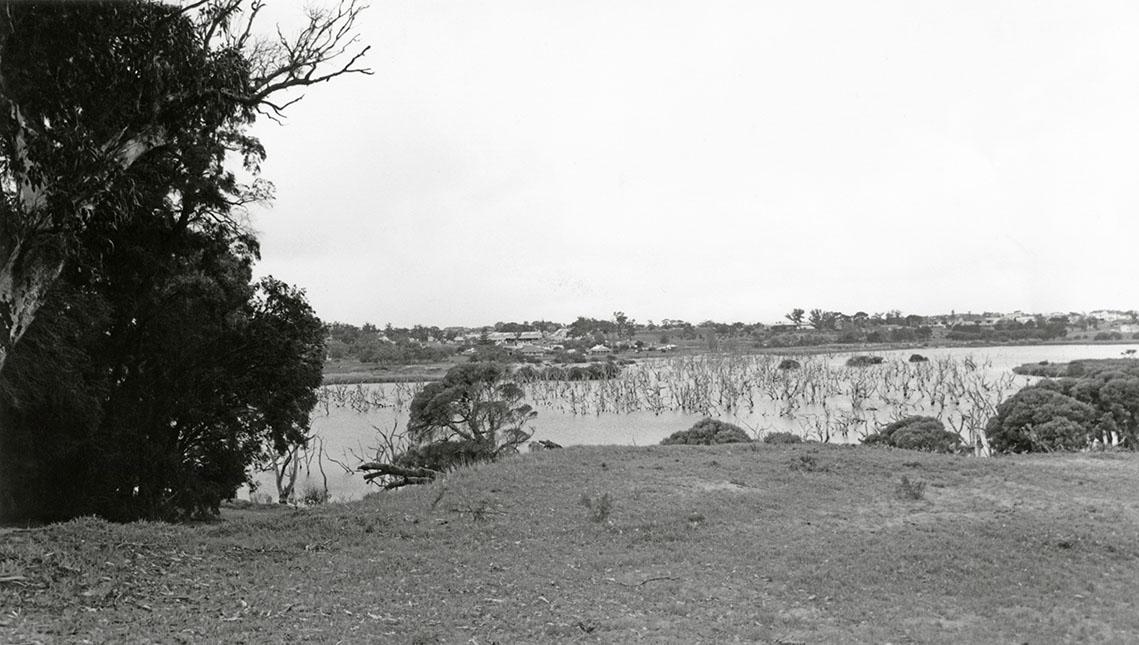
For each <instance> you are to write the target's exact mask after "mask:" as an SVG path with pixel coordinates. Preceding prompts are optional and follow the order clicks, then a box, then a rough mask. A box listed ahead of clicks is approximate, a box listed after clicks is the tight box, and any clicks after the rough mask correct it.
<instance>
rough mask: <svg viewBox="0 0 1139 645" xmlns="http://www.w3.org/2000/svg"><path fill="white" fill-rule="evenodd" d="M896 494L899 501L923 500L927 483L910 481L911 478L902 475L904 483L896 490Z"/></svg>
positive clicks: (901, 482) (900, 483)
mask: <svg viewBox="0 0 1139 645" xmlns="http://www.w3.org/2000/svg"><path fill="white" fill-rule="evenodd" d="M894 494H895V495H897V497H898V499H915V500H916V499H921V498H923V497H925V482H923V481H921V480H918V479H915V480H913V481H910V478H909V477H906V476H905V475H902V481H900V482H899V483H898V485H897V487H895V488H894Z"/></svg>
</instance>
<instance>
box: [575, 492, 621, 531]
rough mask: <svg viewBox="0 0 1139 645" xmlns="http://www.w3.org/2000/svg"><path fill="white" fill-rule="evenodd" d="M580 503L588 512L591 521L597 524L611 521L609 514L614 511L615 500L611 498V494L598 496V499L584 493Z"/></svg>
mask: <svg viewBox="0 0 1139 645" xmlns="http://www.w3.org/2000/svg"><path fill="white" fill-rule="evenodd" d="M580 503H581V505H582V506H584V507H585V509H586V511H588V513H589V515H588V517H589V521H590V522H593V523H595V524H600V523H602V522H604V521H605V520H607V519H609V513H611V512H612V511H613V500H612V499H611V498H610V497H609V493H604V494H602V495H598V496H597V498H596V499H594V498H592V497H590V496H589V495H588V494H586V493H582V494H581V502H580Z"/></svg>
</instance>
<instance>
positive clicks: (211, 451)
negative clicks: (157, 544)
mask: <svg viewBox="0 0 1139 645" xmlns="http://www.w3.org/2000/svg"><path fill="white" fill-rule="evenodd" d="M158 221H159V220H154V219H150V220H139V222H137V223H136V225H135V226H132V227H129V228H120V229H119V235H118V236H117V237H115V238H114V239H115V240H116V241H117V242H118V244H116V245H115V246H114V247H113V249H114V250H113V251H112V252H110V253H105V254H104V255H103V262H102V263H100V266H99V271H98V272H97V273H95V272H93V271H92V270H90V269H85V270H75V271H73V272H71V273H69V275H68V276H66V277H65V280H64V282H63V283H62V284H61V285H59V287H60V288H57V291H56V298H55V299H53V301H52V303H51V304H50V305H49V306H48V307H47V308H45V309H44V310H42V313H41V315H40V316H39V317H37V319H36V321H35V323H34V324H33V325H32V328H31V329H30V330H29V332H28V334H29V342H28V343H27V344H26V345H25V344H21V345H20V346H18V347H17V350H16V351H15V352H14V353H13V355H12V358H11V360H10V362H9V365H8V366H6V367H5V370H4V372H3V379H2V382H3V395H4V396H3V411H2V414H3V422H4V425H3V428H4V432H3V433H0V462H2V467H0V477H3V486H2V490H3V496H2V498H0V505H2V506H3V510H4V514H5V515H6V516H7V517H10V518H24V519H44V520H47V519H51V520H55V519H65V518H69V517H75V516H78V515H85V514H96V515H101V516H103V517H106V518H109V519H115V520H130V519H137V518H151V519H179V518H183V517H191V516H203V515H208V514H211V513H213V512H216V510H217V508H218V504H219V503H220V502H221V500H223V499H227V498H230V497H232V496H233V495H234V493H235V492H236V490H237V488H238V487H239V486H240V485H242V484H243V483H245V482H246V477H247V470H248V468H249V467H250V466H251V465H252V464H253V463H254V462H256V461H257V460H258V459H259V458H260V457H261V456H262V455H263V454H265V453H266V452H267V451H272V450H284V449H285V448H286V447H287V446H288V445H291V444H295V443H298V442H303V441H304V438H305V434H306V431H307V427H308V413H309V411H310V410H311V409H312V407H313V405H315V403H316V396H315V389H316V388H317V387H318V386H319V384H320V378H321V362H322V352H323V349H322V338H323V330H322V325H321V323H320V321H319V320H318V319H317V318H316V316H315V315H313V312H312V310H311V309H310V308H309V306H308V304H307V303H306V302H305V301H304V298H303V294H301V293H300V292H298V291H296V290H293V289H291V288H289V287H288V286H286V285H284V284H282V283H280V282H278V281H275V280H272V279H266V280H264V281H262V282H261V283H260V284H258V285H253V284H251V283H250V269H249V264H250V262H251V260H252V248H253V247H252V242H251V241H249V240H247V239H243V238H240V237H239V238H236V239H235V238H231V237H230V236H229V235H228V234H226V233H224V232H222V231H220V230H214V231H213V232H209V233H207V232H189V231H183V232H181V233H177V234H174V233H171V232H170V231H166V234H162V231H161V230H160V227H158V226H157V223H158ZM172 245H173V246H177V247H178V252H177V253H173V254H171V253H170V248H171V246H172Z"/></svg>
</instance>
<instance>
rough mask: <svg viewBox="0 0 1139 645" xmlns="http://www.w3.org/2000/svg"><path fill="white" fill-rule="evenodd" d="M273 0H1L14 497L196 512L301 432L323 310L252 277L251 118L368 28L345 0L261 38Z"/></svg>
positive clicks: (315, 375)
mask: <svg viewBox="0 0 1139 645" xmlns="http://www.w3.org/2000/svg"><path fill="white" fill-rule="evenodd" d="M263 6H264V4H263V2H261V1H260V0H198V1H193V2H187V3H185V4H184V5H182V6H175V5H170V4H165V3H160V2H153V1H145V0H126V1H122V2H88V3H71V2H69V3H4V4H3V5H0V514H2V515H4V516H5V517H7V518H17V517H18V518H32V517H35V518H39V519H63V518H66V517H72V516H75V515H79V514H90V513H94V514H99V515H103V516H105V517H109V518H112V519H134V518H160V519H172V518H181V517H188V516H195V515H203V514H208V513H210V512H213V511H216V510H217V507H218V504H219V502H220V501H221V500H222V499H225V498H227V497H232V496H233V494H234V492H235V491H236V489H237V487H238V486H240V485H241V484H242V483H244V482H246V480H247V471H248V468H249V466H250V465H251V464H252V463H254V462H255V461H256V460H258V459H259V458H261V457H262V456H263V455H264V454H265V453H266V452H267V451H269V452H271V451H282V450H284V449H286V448H287V447H289V446H291V445H296V444H297V443H298V442H303V441H304V440H305V436H306V432H307V428H308V422H309V418H308V417H309V412H310V411H311V409H312V407H313V405H314V404H315V401H316V397H315V392H314V390H315V388H316V387H318V386H319V384H320V380H321V365H322V361H323V353H324V350H323V341H324V328H323V325H322V323H321V322H320V320H319V319H318V318H317V317H316V315H315V314H314V312H313V311H312V309H311V308H310V307H309V305H308V303H307V302H306V301H305V298H304V294H303V292H301V291H300V290H298V289H295V288H293V287H290V286H288V285H286V284H284V283H282V282H280V281H277V280H274V279H272V278H266V279H263V280H261V281H259V282H256V283H254V281H253V280H252V268H251V267H252V265H253V263H254V262H255V261H256V260H257V259H258V253H259V247H258V244H257V241H256V239H255V238H254V236H253V235H252V234H251V233H249V232H248V231H247V230H246V229H245V227H244V226H243V225H242V223H241V222H242V218H241V216H240V209H241V208H242V207H243V206H244V205H245V204H248V203H250V202H252V201H258V200H262V199H265V198H267V197H269V196H270V195H271V188H270V186H269V185H268V184H266V183H265V182H263V181H261V180H260V179H258V178H257V173H258V171H259V164H260V162H261V160H262V159H263V158H264V157H265V150H264V149H263V148H262V147H261V144H260V143H259V142H258V141H257V140H256V139H255V138H253V137H252V136H250V135H249V133H248V131H247V129H248V126H249V125H250V124H252V123H253V122H254V120H255V119H257V118H258V117H260V116H269V117H272V118H276V117H278V116H279V115H280V114H281V110H283V109H284V108H285V107H287V105H288V104H289V103H291V102H295V100H297V99H299V98H300V97H299V95H297V94H296V93H295V91H296V90H297V89H298V88H303V87H305V86H308V85H311V84H313V83H318V82H321V81H325V80H328V79H330V78H333V77H335V76H339V75H342V74H347V73H354V72H359V73H368V70H367V69H366V68H363V67H360V66H359V64H358V63H359V60H360V57H361V56H362V55H363V54H364V52H365V51H366V49H367V48H366V47H360V46H358V45H356V44H355V41H356V36H355V35H354V33H353V25H354V22H355V19H356V17H357V15H358V14H359V11H360V7H358V6H357V5H356V4H355V3H354V2H353V1H351V0H350V1H349V2H347V3H342V4H340V5H339V6H337V7H335V8H333V9H331V10H309V13H308V21H307V22H306V24H305V26H304V27H303V28H302V29H301V31H300V32H299V33H297V34H295V35H291V36H286V35H282V34H280V33H278V35H277V36H276V37H273V38H269V39H265V38H261V37H259V36H258V35H256V30H255V29H254V24H255V21H256V18H257V15H258V13H259V12H260V10H261V9H262V8H263ZM234 157H236V158H237V159H240V160H241V162H242V166H243V169H242V170H239V169H237V168H234V167H231V164H230V159H232V158H234ZM239 173H243V176H244V177H245V179H241V178H239Z"/></svg>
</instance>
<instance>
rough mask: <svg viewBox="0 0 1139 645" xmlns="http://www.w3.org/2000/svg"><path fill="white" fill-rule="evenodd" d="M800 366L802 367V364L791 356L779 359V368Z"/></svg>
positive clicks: (789, 368) (797, 367) (794, 368)
mask: <svg viewBox="0 0 1139 645" xmlns="http://www.w3.org/2000/svg"><path fill="white" fill-rule="evenodd" d="M800 367H802V365H800V364H799V361H797V360H795V359H793V358H785V359H783V360H782V361H779V369H781V370H797V369H799V368H800Z"/></svg>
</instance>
